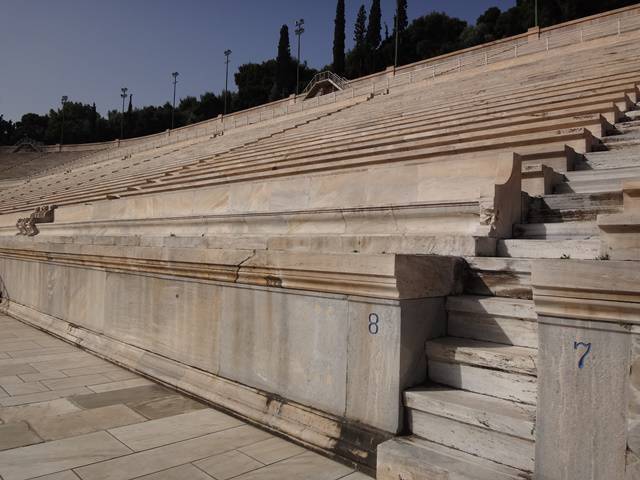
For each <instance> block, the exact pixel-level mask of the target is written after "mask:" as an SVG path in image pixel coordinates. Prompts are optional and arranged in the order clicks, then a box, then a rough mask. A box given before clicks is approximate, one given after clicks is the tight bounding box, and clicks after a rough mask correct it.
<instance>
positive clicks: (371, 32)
mask: <svg viewBox="0 0 640 480" xmlns="http://www.w3.org/2000/svg"><path fill="white" fill-rule="evenodd" d="M381 30H382V9H381V8H380V0H373V3H372V4H371V10H370V11H369V25H368V27H367V44H368V45H369V47H370V48H372V49H375V48H378V46H379V45H380V42H381V41H382V38H381V37H380V32H381Z"/></svg>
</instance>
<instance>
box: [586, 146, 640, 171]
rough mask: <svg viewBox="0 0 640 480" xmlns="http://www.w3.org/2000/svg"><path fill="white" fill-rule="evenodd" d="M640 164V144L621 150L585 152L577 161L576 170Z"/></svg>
mask: <svg viewBox="0 0 640 480" xmlns="http://www.w3.org/2000/svg"><path fill="white" fill-rule="evenodd" d="M638 165H640V146H637V147H629V148H626V149H621V150H607V151H604V152H589V153H585V154H584V156H583V159H582V160H581V161H578V162H575V164H574V167H575V171H583V170H602V169H610V168H625V167H633V166H638Z"/></svg>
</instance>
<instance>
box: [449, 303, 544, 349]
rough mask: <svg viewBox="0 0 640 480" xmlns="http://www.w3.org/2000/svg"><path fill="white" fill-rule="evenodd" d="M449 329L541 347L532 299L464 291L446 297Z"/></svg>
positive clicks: (463, 335) (473, 336) (455, 334)
mask: <svg viewBox="0 0 640 480" xmlns="http://www.w3.org/2000/svg"><path fill="white" fill-rule="evenodd" d="M447 311H448V322H447V333H448V334H449V335H451V336H453V337H461V338H470V339H474V340H482V341H487V342H492V343H499V344H505V345H515V346H519V347H529V348H538V324H537V315H536V312H535V309H534V306H533V302H532V301H531V300H518V299H511V298H501V297H479V296H472V295H463V296H459V297H449V298H448V299H447Z"/></svg>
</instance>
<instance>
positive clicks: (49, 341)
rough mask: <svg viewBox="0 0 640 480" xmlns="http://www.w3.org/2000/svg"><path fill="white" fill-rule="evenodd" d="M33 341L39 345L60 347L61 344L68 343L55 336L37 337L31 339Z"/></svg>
mask: <svg viewBox="0 0 640 480" xmlns="http://www.w3.org/2000/svg"><path fill="white" fill-rule="evenodd" d="M33 341H34V342H35V343H37V344H38V345H40V346H41V347H60V346H62V345H69V344H68V343H67V342H64V341H62V340H60V339H57V338H55V337H49V336H45V337H38V338H35V339H34V340H33Z"/></svg>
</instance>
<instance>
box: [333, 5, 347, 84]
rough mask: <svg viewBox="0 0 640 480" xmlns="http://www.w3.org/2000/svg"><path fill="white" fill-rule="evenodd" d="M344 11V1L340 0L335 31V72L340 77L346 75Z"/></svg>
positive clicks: (337, 7)
mask: <svg viewBox="0 0 640 480" xmlns="http://www.w3.org/2000/svg"><path fill="white" fill-rule="evenodd" d="M344 10H345V9H344V0H338V5H337V6H336V18H335V21H334V31H333V71H334V72H335V73H337V74H338V75H344V72H345V55H344V49H345V37H346V32H345V29H346V20H345V12H344Z"/></svg>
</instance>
